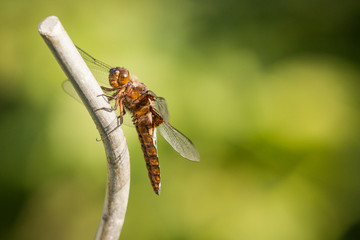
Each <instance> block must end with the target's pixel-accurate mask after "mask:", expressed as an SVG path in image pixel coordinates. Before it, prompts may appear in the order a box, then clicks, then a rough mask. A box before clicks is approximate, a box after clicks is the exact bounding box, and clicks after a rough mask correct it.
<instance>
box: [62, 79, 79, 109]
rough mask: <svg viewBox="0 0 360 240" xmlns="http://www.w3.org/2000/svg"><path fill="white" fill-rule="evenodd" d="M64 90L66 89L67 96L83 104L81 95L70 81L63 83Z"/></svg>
mask: <svg viewBox="0 0 360 240" xmlns="http://www.w3.org/2000/svg"><path fill="white" fill-rule="evenodd" d="M62 88H63V89H64V91H65V92H66V94H68V95H69V96H70V97H72V98H74V99H75V100H76V101H78V102H79V103H82V101H81V99H80V97H79V95H78V94H77V92H76V90H75V88H74V86H73V85H72V84H71V82H70V80H65V81H64V82H63V83H62Z"/></svg>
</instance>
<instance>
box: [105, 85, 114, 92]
mask: <svg viewBox="0 0 360 240" xmlns="http://www.w3.org/2000/svg"><path fill="white" fill-rule="evenodd" d="M101 89H102V90H104V91H108V92H112V91H115V90H116V89H115V88H107V87H103V86H101Z"/></svg>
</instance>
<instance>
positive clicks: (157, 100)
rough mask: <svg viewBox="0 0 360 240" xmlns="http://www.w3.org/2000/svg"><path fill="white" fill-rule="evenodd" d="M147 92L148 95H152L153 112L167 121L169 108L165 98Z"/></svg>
mask: <svg viewBox="0 0 360 240" xmlns="http://www.w3.org/2000/svg"><path fill="white" fill-rule="evenodd" d="M149 93H150V95H152V96H154V101H151V106H152V107H153V109H154V110H155V112H156V113H157V114H159V115H160V117H162V119H164V121H165V122H169V110H168V107H167V104H166V100H165V98H162V97H157V96H156V95H155V93H153V92H150V91H149Z"/></svg>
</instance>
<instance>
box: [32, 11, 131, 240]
mask: <svg viewBox="0 0 360 240" xmlns="http://www.w3.org/2000/svg"><path fill="white" fill-rule="evenodd" d="M38 31H39V33H40V35H41V36H42V37H43V39H44V40H45V42H46V44H47V45H48V47H49V48H50V50H51V51H52V53H53V54H54V56H55V58H56V60H57V61H58V63H59V64H60V66H61V67H62V69H63V71H64V72H65V74H66V75H67V77H68V78H69V79H70V81H71V82H72V84H73V85H74V88H75V89H76V91H77V93H78V94H79V96H80V98H81V99H82V101H83V103H84V105H85V106H86V108H87V109H88V111H89V113H90V115H91V117H92V119H93V121H94V122H95V125H96V127H97V129H98V130H99V132H100V135H101V138H102V139H103V143H104V147H105V152H106V156H107V168H108V178H107V189H106V196H105V203H104V208H103V212H102V217H101V220H100V225H99V228H98V230H97V233H96V236H95V239H106V240H107V239H118V238H119V235H120V231H121V228H122V226H123V223H124V218H125V213H126V207H127V203H128V197H129V187H130V160H129V152H128V149H127V146H126V140H125V137H124V134H123V131H122V129H121V128H120V127H118V128H116V129H115V130H114V131H112V130H113V129H114V128H115V127H116V125H117V120H116V115H115V113H114V112H108V111H101V110H99V109H102V108H110V105H109V103H108V102H107V101H106V100H105V99H104V98H103V97H101V96H100V95H101V94H103V92H102V91H101V88H100V86H99V85H98V83H97V82H96V80H95V78H94V77H93V75H92V74H91V72H90V70H89V69H88V67H87V65H86V64H85V62H84V61H83V59H82V58H81V56H80V54H79V53H78V51H77V49H76V47H75V46H74V44H73V42H72V41H71V39H70V37H69V36H68V35H67V33H66V31H65V29H64V28H63V26H62V25H61V23H60V21H59V19H58V18H57V17H55V16H50V17H47V18H46V19H44V20H43V21H42V22H41V23H40V24H39V27H38Z"/></svg>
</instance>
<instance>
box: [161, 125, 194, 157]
mask: <svg viewBox="0 0 360 240" xmlns="http://www.w3.org/2000/svg"><path fill="white" fill-rule="evenodd" d="M157 129H158V130H159V133H160V134H161V136H163V137H164V138H165V140H166V141H167V142H168V143H169V144H170V145H171V146H172V147H173V148H174V149H175V151H177V152H178V153H179V154H180V155H181V156H182V157H184V158H187V159H189V160H191V161H196V162H199V161H200V155H199V152H198V151H197V150H196V148H195V146H194V144H193V143H192V142H191V140H190V139H188V138H187V137H186V136H185V135H184V134H182V133H181V132H179V131H178V130H177V129H176V128H174V127H173V126H171V125H170V123H168V122H163V123H162V124H160V126H158V127H157Z"/></svg>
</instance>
